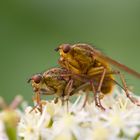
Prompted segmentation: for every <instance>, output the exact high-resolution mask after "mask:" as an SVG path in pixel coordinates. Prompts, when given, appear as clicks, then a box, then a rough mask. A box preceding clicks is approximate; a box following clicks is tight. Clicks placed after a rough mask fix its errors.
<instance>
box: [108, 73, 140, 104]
mask: <svg viewBox="0 0 140 140" xmlns="http://www.w3.org/2000/svg"><path fill="white" fill-rule="evenodd" d="M107 74H115V75H119V77H120V79H121V81H122V86H121V85H119V86H120V87H121V88H122V89H123V90H124V91H125V94H126V96H127V97H128V98H129V100H130V101H131V102H132V103H134V104H136V105H137V106H140V103H139V102H138V100H137V99H136V98H134V97H133V96H132V95H130V93H129V90H128V87H127V84H126V81H125V78H124V76H123V75H122V74H121V72H120V71H111V72H109V73H107ZM115 83H117V82H116V81H115ZM117 84H118V83H117Z"/></svg>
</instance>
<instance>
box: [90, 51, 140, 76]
mask: <svg viewBox="0 0 140 140" xmlns="http://www.w3.org/2000/svg"><path fill="white" fill-rule="evenodd" d="M93 55H94V56H95V57H96V58H97V59H102V60H104V61H107V62H108V63H109V64H111V65H113V66H116V67H118V68H119V69H121V70H123V71H126V72H127V73H129V74H131V75H133V76H135V77H137V78H140V73H138V72H136V71H135V70H133V69H131V68H129V67H127V66H125V65H124V64H121V63H120V62H118V61H116V60H114V59H112V58H110V57H108V56H106V55H104V54H102V53H101V52H100V51H98V50H95V49H94V51H93Z"/></svg>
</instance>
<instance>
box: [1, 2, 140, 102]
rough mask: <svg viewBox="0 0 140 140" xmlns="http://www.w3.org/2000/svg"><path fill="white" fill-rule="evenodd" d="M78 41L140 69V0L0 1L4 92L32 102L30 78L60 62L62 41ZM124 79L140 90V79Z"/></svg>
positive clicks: (128, 76) (136, 89)
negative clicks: (59, 50)
mask: <svg viewBox="0 0 140 140" xmlns="http://www.w3.org/2000/svg"><path fill="white" fill-rule="evenodd" d="M79 42H81V43H89V44H94V45H96V47H97V48H99V49H100V50H102V51H103V52H104V53H105V54H107V55H108V56H110V57H112V58H114V59H116V60H118V61H120V62H122V63H124V64H126V65H127V66H129V67H131V68H133V69H135V70H136V71H138V72H140V63H139V61H140V0H44V1H43V0H23V1H21V0H18V1H15V0H9V1H0V79H1V80H0V96H3V97H5V98H6V100H7V101H10V100H12V98H13V97H14V96H15V95H16V94H22V95H24V97H25V99H27V100H28V101H31V97H32V93H33V92H32V89H31V86H30V85H29V84H27V82H26V81H27V79H28V78H29V77H30V76H31V75H32V74H35V73H38V72H41V71H44V70H46V69H48V68H51V67H54V66H57V60H58V58H59V55H58V54H57V53H56V52H55V51H54V48H56V47H57V46H58V45H60V44H62V43H72V44H74V43H79ZM125 74H126V73H125ZM126 79H127V83H128V84H129V85H132V86H134V92H135V93H137V94H140V87H139V82H140V81H139V79H137V78H135V77H133V76H130V75H127V74H126Z"/></svg>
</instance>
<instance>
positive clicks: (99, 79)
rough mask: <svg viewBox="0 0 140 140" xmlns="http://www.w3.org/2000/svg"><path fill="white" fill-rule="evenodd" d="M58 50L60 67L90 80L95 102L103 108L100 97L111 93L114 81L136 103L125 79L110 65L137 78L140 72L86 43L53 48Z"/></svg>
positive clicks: (139, 76)
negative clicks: (116, 77)
mask: <svg viewBox="0 0 140 140" xmlns="http://www.w3.org/2000/svg"><path fill="white" fill-rule="evenodd" d="M55 50H56V51H59V54H60V59H59V64H60V65H61V67H63V68H66V69H67V70H69V71H70V72H71V73H72V74H73V75H78V76H79V78H81V79H83V81H84V79H86V80H87V82H90V86H89V89H91V90H92V91H93V93H94V98H95V104H96V105H97V106H98V107H100V108H102V109H104V107H103V106H102V104H101V102H100V99H101V98H102V97H103V95H105V94H108V93H111V91H112V89H113V87H114V83H115V84H118V85H119V86H120V87H121V88H122V89H123V90H124V91H125V93H126V96H127V97H128V98H129V99H130V100H131V101H132V102H133V103H136V101H135V100H134V98H133V97H131V95H130V94H129V91H128V88H127V85H126V82H125V79H124V77H123V75H122V74H121V72H120V71H119V70H112V69H111V65H113V66H115V67H117V68H119V69H121V70H124V71H126V72H128V73H129V74H132V75H134V76H136V77H138V78H140V73H138V72H136V71H135V70H133V69H131V68H129V67H127V66H125V65H123V64H121V63H119V62H118V61H116V60H113V59H112V58H110V57H108V56H106V55H104V54H103V53H102V52H100V51H99V50H97V49H96V48H95V47H92V46H91V45H88V44H81V43H80V44H74V45H70V44H62V45H60V46H59V47H58V48H56V49H55ZM113 75H118V76H119V77H120V79H121V81H122V86H121V85H120V84H119V83H118V82H117V81H115V79H114V76H113Z"/></svg>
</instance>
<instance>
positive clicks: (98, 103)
mask: <svg viewBox="0 0 140 140" xmlns="http://www.w3.org/2000/svg"><path fill="white" fill-rule="evenodd" d="M105 74H106V69H103V73H102V75H101V79H100V81H99V85H98V88H97V91H96V89H95V87H94V85H93V81H92V82H91V86H92V90H93V92H94V98H95V104H96V106H98V107H99V108H101V109H102V110H105V108H104V107H103V105H102V104H101V95H100V94H101V88H102V84H103V80H104V77H105Z"/></svg>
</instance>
